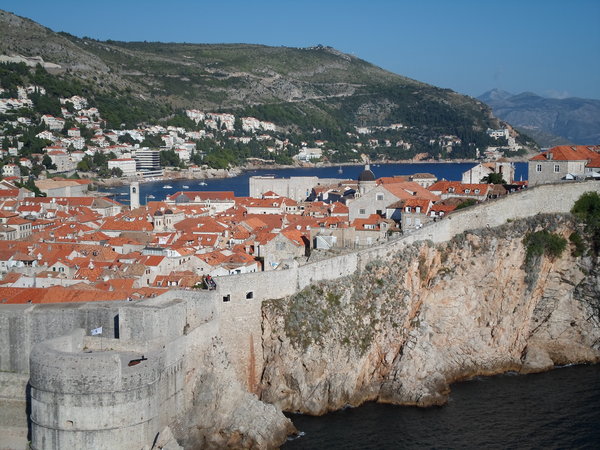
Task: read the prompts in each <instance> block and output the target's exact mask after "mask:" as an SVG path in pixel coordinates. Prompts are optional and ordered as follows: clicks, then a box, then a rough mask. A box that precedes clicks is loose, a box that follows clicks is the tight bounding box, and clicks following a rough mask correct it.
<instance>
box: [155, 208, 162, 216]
mask: <svg viewBox="0 0 600 450" xmlns="http://www.w3.org/2000/svg"><path fill="white" fill-rule="evenodd" d="M162 215H163V213H162V212H161V211H159V210H158V209H157V210H156V212H155V213H154V217H158V216H162Z"/></svg>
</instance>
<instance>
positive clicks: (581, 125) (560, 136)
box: [478, 89, 600, 147]
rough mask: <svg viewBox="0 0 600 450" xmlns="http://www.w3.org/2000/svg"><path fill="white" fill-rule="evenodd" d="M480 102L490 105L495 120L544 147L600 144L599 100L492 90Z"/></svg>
mask: <svg viewBox="0 0 600 450" xmlns="http://www.w3.org/2000/svg"><path fill="white" fill-rule="evenodd" d="M478 99H479V100H481V101H482V102H484V103H486V104H488V105H489V106H490V107H491V108H492V110H493V111H494V114H495V115H496V117H498V118H500V119H502V120H505V121H506V122H509V123H510V124H512V125H513V126H514V127H516V128H517V129H520V130H521V131H522V132H524V133H525V134H528V135H529V136H531V137H532V138H533V139H535V140H536V141H537V142H538V144H540V145H542V146H544V147H550V146H553V145H560V144H578V145H595V144H598V143H600V100H592V99H585V98H575V97H573V98H565V99H555V98H545V97H541V96H539V95H536V94H534V93H532V92H523V93H521V94H517V95H514V94H511V93H510V92H506V91H502V90H499V89H492V90H491V91H488V92H486V93H484V94H482V95H480V96H479V97H478Z"/></svg>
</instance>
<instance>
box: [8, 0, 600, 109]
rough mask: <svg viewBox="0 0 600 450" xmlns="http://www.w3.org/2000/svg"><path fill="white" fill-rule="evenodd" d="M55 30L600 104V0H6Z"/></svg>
mask: <svg viewBox="0 0 600 450" xmlns="http://www.w3.org/2000/svg"><path fill="white" fill-rule="evenodd" d="M0 9H4V10H7V11H10V12H13V13H15V14H18V15H20V16H24V17H28V18H30V19H32V20H35V21H36V22H39V23H41V24H42V25H44V26H47V27H49V28H51V29H53V30H54V31H66V32H69V33H71V34H74V35H77V36H89V37H92V38H95V39H101V40H105V39H114V40H124V41H144V40H147V41H165V42H192V43H221V42H228V43H229V42H243V43H256V44H265V45H274V46H280V45H284V46H292V47H308V46H312V45H316V44H323V45H330V46H332V47H335V48H337V49H339V50H341V51H344V52H346V53H351V54H353V55H356V56H357V57H360V58H362V59H365V60H367V61H369V62H372V63H374V64H376V65H378V66H381V67H383V68H385V69H387V70H390V71H392V72H395V73H398V74H401V75H405V76H408V77H411V78H414V79H417V80H420V81H424V82H427V83H431V84H433V85H436V86H440V87H444V88H450V89H454V90H456V91H458V92H461V93H464V94H468V95H472V96H477V95H480V94H482V93H483V92H484V91H486V90H489V89H491V88H494V87H497V88H500V89H504V90H507V91H509V92H513V93H519V92H523V91H532V92H535V93H538V94H540V95H545V96H553V97H566V96H577V97H587V98H596V99H600V26H599V24H600V1H598V0H570V1H566V0H561V1H557V0H520V1H514V0H501V1H488V0H446V1H442V0H414V1H405V0H395V1H394V0H369V1H365V0H363V1H356V0H329V1H328V0H320V1H314V0H294V1H289V0H279V1H270V0H264V1H263V0H213V1H204V0H188V1H181V0H161V1H158V0H144V1H127V0H121V1H114V0H101V1H98V2H92V1H86V0H84V1H82V0H79V1H61V0H55V1H47V0H0Z"/></svg>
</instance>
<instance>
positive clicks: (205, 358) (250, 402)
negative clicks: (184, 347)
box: [174, 336, 296, 449]
mask: <svg viewBox="0 0 600 450" xmlns="http://www.w3.org/2000/svg"><path fill="white" fill-rule="evenodd" d="M190 353H191V355H190V360H191V361H194V362H195V364H191V365H190V366H188V367H189V370H188V371H187V373H186V377H185V386H186V391H187V392H186V397H187V398H189V399H192V402H191V405H190V408H189V409H188V410H187V411H185V413H184V414H182V415H181V416H180V417H181V418H180V419H179V420H178V421H177V423H176V424H175V425H174V434H175V436H176V437H177V438H178V441H179V442H180V443H181V445H183V447H184V448H205V449H210V448H215V449H217V448H246V449H259V448H260V449H266V448H275V447H277V446H278V445H280V444H282V443H283V442H285V439H286V437H287V435H289V434H291V433H293V432H295V431H296V430H295V428H294V426H293V425H292V423H291V421H290V420H289V419H287V418H286V417H285V416H284V415H283V414H282V413H281V411H280V410H279V409H277V408H276V407H275V406H273V405H268V404H265V403H263V402H261V401H259V399H258V398H257V397H256V395H254V394H250V393H249V392H247V391H246V390H245V389H244V388H243V387H242V385H241V384H240V383H239V382H238V381H237V379H236V378H235V375H234V371H233V369H232V367H231V363H230V361H229V359H228V356H227V353H226V352H225V351H224V348H223V344H222V342H221V339H220V338H218V337H216V336H213V337H212V338H210V339H209V340H207V341H206V342H202V343H200V345H199V346H198V347H197V348H195V349H191V352H190Z"/></svg>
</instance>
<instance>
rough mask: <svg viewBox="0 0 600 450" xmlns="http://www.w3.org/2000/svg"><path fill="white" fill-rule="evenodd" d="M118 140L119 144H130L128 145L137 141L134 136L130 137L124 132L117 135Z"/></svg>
mask: <svg viewBox="0 0 600 450" xmlns="http://www.w3.org/2000/svg"><path fill="white" fill-rule="evenodd" d="M118 141H119V142H120V143H121V144H130V145H133V144H136V143H137V141H136V140H135V139H134V138H132V137H131V135H130V134H129V133H125V134H122V135H121V136H119V138H118Z"/></svg>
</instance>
